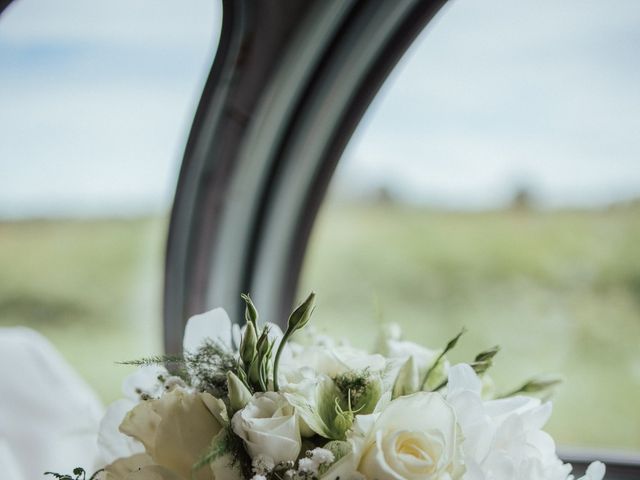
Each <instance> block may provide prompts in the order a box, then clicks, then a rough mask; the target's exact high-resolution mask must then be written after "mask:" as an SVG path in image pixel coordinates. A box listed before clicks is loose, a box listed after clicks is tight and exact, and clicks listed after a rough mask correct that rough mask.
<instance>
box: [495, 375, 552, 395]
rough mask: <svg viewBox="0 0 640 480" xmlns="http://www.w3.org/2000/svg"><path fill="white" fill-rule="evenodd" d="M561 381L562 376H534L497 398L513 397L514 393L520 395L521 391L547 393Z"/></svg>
mask: <svg viewBox="0 0 640 480" xmlns="http://www.w3.org/2000/svg"><path fill="white" fill-rule="evenodd" d="M561 383H562V378H559V377H549V378H532V379H531V380H528V381H526V382H525V383H523V384H522V385H521V386H520V387H518V388H516V389H514V390H512V391H510V392H508V393H505V394H502V395H499V396H498V397H497V398H507V397H513V396H514V395H518V394H520V393H529V394H531V393H534V394H535V393H545V392H548V391H549V390H550V389H552V388H553V387H555V386H557V385H559V384H561Z"/></svg>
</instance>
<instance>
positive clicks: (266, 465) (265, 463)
mask: <svg viewBox="0 0 640 480" xmlns="http://www.w3.org/2000/svg"><path fill="white" fill-rule="evenodd" d="M275 466H276V463H275V462H274V461H273V458H271V457H269V456H267V455H263V454H260V455H256V456H255V457H254V458H253V460H252V461H251V469H252V470H253V473H255V474H256V475H266V474H267V473H271V470H273V468H274V467H275Z"/></svg>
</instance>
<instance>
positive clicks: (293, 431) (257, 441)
mask: <svg viewBox="0 0 640 480" xmlns="http://www.w3.org/2000/svg"><path fill="white" fill-rule="evenodd" d="M231 426H232V428H233V431H234V433H235V434H236V435H238V436H239V437H240V438H242V440H244V444H245V446H246V448H247V451H248V453H249V455H250V456H251V458H255V457H256V456H258V455H261V454H262V455H265V456H268V457H271V458H272V459H273V460H274V462H276V463H280V462H286V461H294V460H295V459H296V458H297V457H298V454H299V453H300V448H301V445H302V440H301V438H300V429H299V427H298V418H297V416H296V414H295V411H294V408H293V407H292V406H291V405H290V404H289V402H287V400H286V399H285V397H284V396H283V395H281V394H280V393H276V392H265V393H256V394H255V395H254V396H253V397H252V399H251V401H250V402H249V403H248V404H247V406H246V407H245V408H243V409H242V410H240V411H238V412H236V414H235V415H234V416H233V419H232V420H231Z"/></svg>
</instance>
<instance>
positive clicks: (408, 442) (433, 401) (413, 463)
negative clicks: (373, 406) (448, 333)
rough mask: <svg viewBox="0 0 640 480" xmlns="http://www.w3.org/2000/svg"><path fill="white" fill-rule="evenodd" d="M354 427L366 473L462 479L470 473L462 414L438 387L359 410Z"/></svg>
mask: <svg viewBox="0 0 640 480" xmlns="http://www.w3.org/2000/svg"><path fill="white" fill-rule="evenodd" d="M354 432H355V434H354V437H352V438H351V439H350V441H351V442H352V445H353V450H354V460H355V462H356V469H357V470H358V472H360V473H362V474H363V475H364V476H365V477H366V478H369V479H376V480H419V479H420V480H429V479H433V480H437V479H443V480H444V479H447V480H456V479H459V478H462V475H463V474H464V471H465V469H464V466H463V465H462V462H461V460H462V455H461V449H460V445H461V442H462V436H461V433H460V431H459V428H458V425H457V423H456V415H455V412H454V410H453V408H452V407H451V406H450V405H449V404H448V403H447V402H446V401H445V400H444V398H443V397H442V396H441V395H440V394H438V393H426V392H419V393H415V394H413V395H409V396H405V397H399V398H397V399H395V400H393V401H392V402H390V403H389V404H388V405H387V406H386V408H385V409H384V410H383V411H382V412H381V413H380V414H373V415H361V416H357V417H356V425H355V427H354ZM360 435H361V436H360Z"/></svg>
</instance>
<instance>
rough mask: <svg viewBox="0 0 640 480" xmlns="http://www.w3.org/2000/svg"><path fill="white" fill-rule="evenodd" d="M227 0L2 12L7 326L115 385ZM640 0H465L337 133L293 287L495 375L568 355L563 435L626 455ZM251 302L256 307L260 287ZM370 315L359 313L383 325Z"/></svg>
mask: <svg viewBox="0 0 640 480" xmlns="http://www.w3.org/2000/svg"><path fill="white" fill-rule="evenodd" d="M220 18H221V11H220V6H219V4H217V3H215V2H207V1H204V0H193V1H191V2H188V3H184V2H175V1H171V0H163V1H158V0H117V1H112V2H109V3H108V4H100V3H97V2H91V3H89V2H84V1H81V0H64V1H58V2H52V1H46V0H17V1H15V2H14V3H13V4H12V5H11V6H10V7H9V8H8V9H7V11H6V12H5V13H4V14H3V15H2V17H1V18H0V106H1V108H0V132H2V133H0V326H14V325H25V326H29V327H32V328H35V329H37V330H38V331H40V332H42V333H43V334H44V335H46V336H47V337H48V338H49V339H50V340H51V341H52V342H53V343H54V344H55V345H56V346H57V347H58V348H59V349H60V350H61V352H62V353H63V354H64V355H65V356H66V358H67V359H68V360H69V361H70V362H71V363H72V365H74V367H75V368H76V369H78V371H79V372H80V373H81V374H82V375H83V376H84V378H85V379H86V380H87V381H88V382H89V383H90V384H91V385H92V386H93V387H94V388H95V389H96V391H97V392H98V393H99V394H100V396H101V397H102V399H103V400H104V401H105V402H109V401H111V400H114V399H115V398H117V397H118V396H119V384H120V381H121V379H122V377H123V376H124V375H125V374H126V373H127V369H126V368H125V367H122V366H117V365H115V363H114V362H115V361H118V360H127V359H131V358H137V357H140V356H142V355H146V354H149V353H157V352H159V351H160V349H161V334H162V331H161V329H162V324H161V295H162V274H163V254H164V242H165V238H166V233H167V222H168V211H169V208H170V205H171V199H172V195H173V189H174V185H175V182H176V178H177V173H178V170H179V164H180V159H181V154H182V150H183V148H184V144H185V141H186V136H187V134H188V131H189V127H190V123H191V120H192V117H193V114H194V112H195V108H196V105H197V101H198V98H199V95H200V91H201V89H202V86H203V84H204V81H205V78H206V74H207V72H208V69H209V67H210V65H211V61H212V58H213V55H214V52H215V47H216V43H217V38H218V34H219V28H220ZM638 25H640V3H638V2H637V1H635V0H613V1H611V2H606V3H605V2H598V1H595V0H588V1H584V0H566V1H564V2H557V1H553V0H538V1H535V2H534V1H532V0H530V1H527V2H517V3H516V2H510V1H508V0H487V1H486V2H482V4H481V3H480V2H475V1H472V0H454V1H453V2H451V3H450V4H449V5H448V6H447V7H445V8H444V9H443V10H442V12H441V13H440V14H439V15H438V16H437V17H436V19H435V20H434V22H432V23H431V24H430V25H429V27H428V28H427V30H426V31H425V32H423V34H422V35H421V37H420V38H419V39H418V41H417V42H416V43H415V45H414V46H413V47H412V48H411V50H410V51H409V52H408V54H407V55H406V56H405V58H404V59H403V61H402V62H401V64H400V65H399V66H398V67H397V68H396V70H395V71H394V72H393V73H392V75H391V77H390V78H389V80H388V81H387V82H386V84H385V86H384V88H383V90H382V91H381V93H380V95H379V96H378V98H377V99H376V101H375V102H374V104H373V105H372V106H371V108H370V110H369V112H368V113H367V116H366V118H365V121H364V122H363V123H362V125H361V126H360V128H359V129H358V131H357V133H356V135H355V137H354V138H353V140H352V142H351V143H350V145H349V147H348V149H347V151H346V152H345V155H344V158H343V160H342V161H341V164H340V165H339V168H338V170H337V172H336V174H335V177H334V180H333V184H332V187H331V190H330V192H329V194H328V197H327V199H326V201H325V204H324V206H323V208H322V210H321V214H320V216H319V218H318V221H317V225H316V227H315V229H314V232H313V235H312V239H311V243H310V246H309V251H308V255H307V258H306V260H305V267H304V270H303V275H302V279H301V285H300V292H299V293H300V295H299V296H302V295H303V294H304V293H306V291H307V290H309V289H314V290H316V291H317V292H318V295H319V306H318V309H317V312H316V314H315V319H314V321H315V325H316V327H317V328H318V329H319V330H321V331H325V332H327V333H330V334H332V335H337V336H342V337H351V340H352V341H353V342H354V343H356V344H357V345H358V346H362V347H371V346H373V345H374V343H375V340H376V335H377V329H376V328H375V326H377V325H382V324H384V323H385V322H396V323H398V324H400V325H401V326H402V328H403V330H404V331H405V334H406V336H407V337H408V338H410V339H412V340H414V341H418V342H422V343H425V344H427V345H429V346H431V347H434V348H435V347H439V346H441V345H443V344H444V343H445V342H446V340H447V339H448V338H450V337H451V336H453V335H454V334H455V333H457V331H458V330H459V329H460V328H461V327H462V326H466V327H467V329H468V334H467V335H466V337H465V338H464V340H463V341H462V345H461V347H460V349H459V352H458V353H455V354H454V355H453V359H454V361H462V360H469V359H470V358H471V357H472V356H473V355H474V354H475V353H477V352H478V351H480V350H482V349H485V348H487V347H490V346H492V345H494V344H495V343H499V344H500V345H501V346H502V347H503V351H502V352H501V353H500V354H499V356H498V357H497V359H496V366H495V367H494V370H493V371H492V372H493V373H492V375H493V377H494V379H495V381H496V384H497V386H496V390H497V391H498V393H500V392H505V391H507V390H510V389H512V388H514V387H516V386H518V384H519V383H521V381H523V380H525V379H527V378H529V377H530V376H532V375H535V374H537V373H553V372H558V373H562V374H563V375H564V377H565V378H566V381H565V383H564V384H563V385H562V386H560V387H559V388H558V389H557V391H556V395H555V401H556V403H555V415H554V417H553V418H552V421H551V424H550V425H549V431H550V432H551V433H552V434H553V435H555V436H556V438H557V440H558V441H559V442H560V443H563V444H568V445H582V446H592V447H604V448H612V449H624V450H632V451H640V409H638V405H640V248H639V245H640V163H639V161H640V89H639V88H638V85H640V57H639V56H638V55H637V52H638V51H640V29H638V28H637V26H638ZM258 307H259V306H258ZM372 325H373V326H374V328H372Z"/></svg>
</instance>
